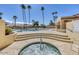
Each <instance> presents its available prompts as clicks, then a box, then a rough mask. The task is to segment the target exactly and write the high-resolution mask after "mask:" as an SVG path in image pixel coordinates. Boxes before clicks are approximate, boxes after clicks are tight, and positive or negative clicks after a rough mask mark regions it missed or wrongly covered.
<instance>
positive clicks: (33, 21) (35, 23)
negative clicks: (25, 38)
mask: <svg viewBox="0 0 79 59" xmlns="http://www.w3.org/2000/svg"><path fill="white" fill-rule="evenodd" d="M32 26H33V27H34V28H35V29H37V28H38V27H39V22H38V21H35V20H32Z"/></svg>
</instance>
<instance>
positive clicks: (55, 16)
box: [52, 11, 58, 25]
mask: <svg viewBox="0 0 79 59" xmlns="http://www.w3.org/2000/svg"><path fill="white" fill-rule="evenodd" d="M57 13H58V12H57V11H56V12H52V17H53V21H54V25H55V20H56V18H57Z"/></svg>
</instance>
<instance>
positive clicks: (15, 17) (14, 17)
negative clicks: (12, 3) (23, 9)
mask: <svg viewBox="0 0 79 59" xmlns="http://www.w3.org/2000/svg"><path fill="white" fill-rule="evenodd" d="M13 19H14V27H16V19H17V16H13Z"/></svg>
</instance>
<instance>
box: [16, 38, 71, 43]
mask: <svg viewBox="0 0 79 59" xmlns="http://www.w3.org/2000/svg"><path fill="white" fill-rule="evenodd" d="M35 38H40V37H35ZM44 38H46V39H52V40H58V41H63V42H68V43H72V41H71V40H66V39H60V38H56V37H44ZM28 39H34V37H27V38H26V37H25V38H20V39H16V40H18V41H21V40H28Z"/></svg>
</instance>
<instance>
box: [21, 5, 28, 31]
mask: <svg viewBox="0 0 79 59" xmlns="http://www.w3.org/2000/svg"><path fill="white" fill-rule="evenodd" d="M21 8H22V16H23V22H24V26H23V27H24V29H25V22H26V25H27V21H26V12H25V10H26V7H25V5H24V4H22V5H21ZM26 27H27V26H26Z"/></svg>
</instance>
